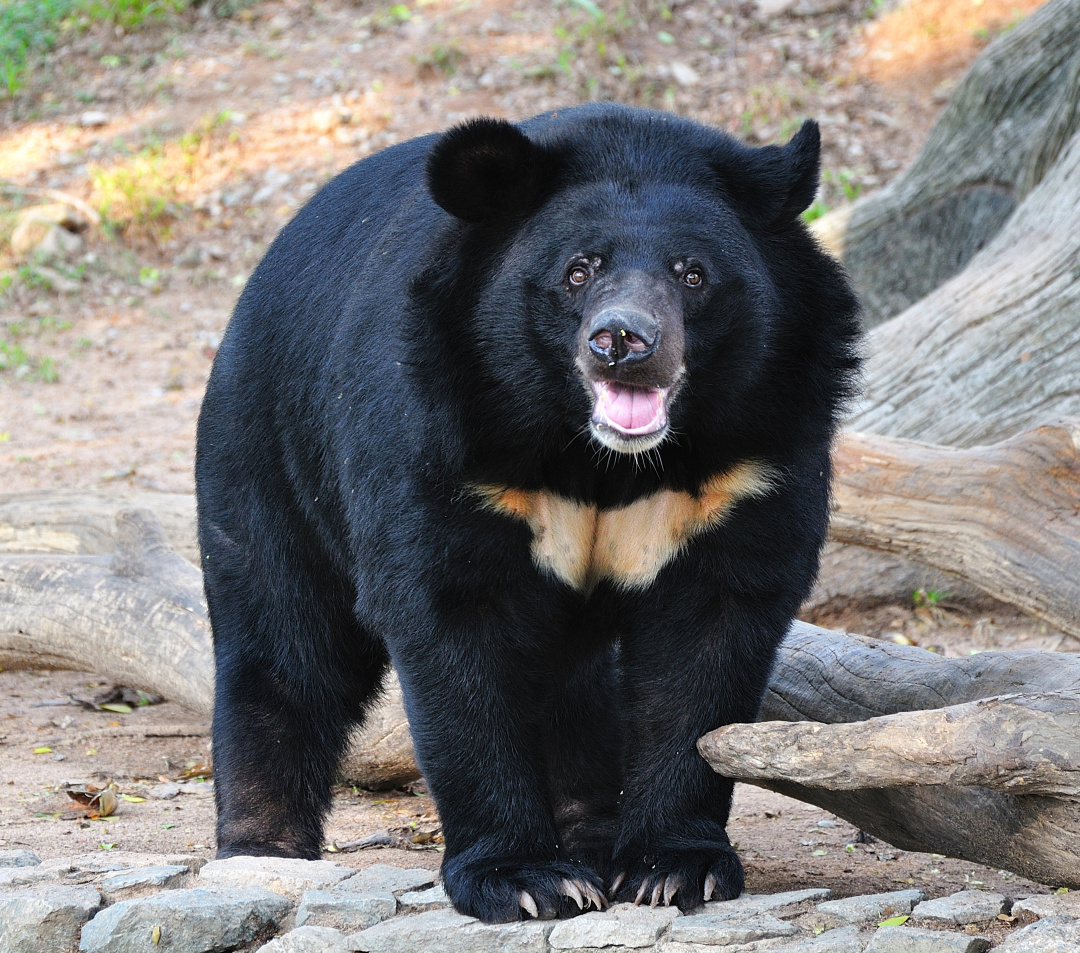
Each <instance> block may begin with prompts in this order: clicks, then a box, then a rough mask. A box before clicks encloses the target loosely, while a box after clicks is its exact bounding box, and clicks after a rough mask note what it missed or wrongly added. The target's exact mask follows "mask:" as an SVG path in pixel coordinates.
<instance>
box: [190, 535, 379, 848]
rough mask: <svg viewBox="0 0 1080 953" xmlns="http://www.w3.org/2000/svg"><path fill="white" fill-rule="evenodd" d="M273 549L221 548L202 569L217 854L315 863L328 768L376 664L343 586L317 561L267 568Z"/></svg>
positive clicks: (366, 694) (373, 686) (375, 683)
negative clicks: (210, 664) (210, 640)
mask: <svg viewBox="0 0 1080 953" xmlns="http://www.w3.org/2000/svg"><path fill="white" fill-rule="evenodd" d="M273 549H274V547H273V544H272V541H269V540H268V541H266V545H264V546H262V547H261V548H256V547H252V548H251V549H248V550H247V553H246V558H244V560H243V562H242V564H241V563H240V561H239V560H237V561H236V562H235V563H234V562H233V560H232V559H231V558H230V557H231V555H233V554H232V552H231V547H229V546H226V545H223V546H220V547H213V548H209V549H208V552H209V553H210V555H211V557H212V558H210V559H209V560H204V564H205V565H206V567H207V572H206V592H207V600H208V603H209V606H210V617H211V621H212V624H213V629H214V653H215V659H216V663H217V678H216V690H215V694H216V697H215V708H214V724H213V742H214V777H215V785H214V786H215V797H216V800H217V810H218V827H217V836H218V857H230V856H234V855H238V854H248V855H269V856H278V857H302V858H307V859H316V858H318V857H319V856H320V850H321V844H322V829H323V820H324V818H325V816H326V814H327V812H328V811H329V809H330V806H331V801H332V785H333V782H334V778H335V773H336V770H337V767H338V764H339V762H340V760H341V758H342V756H343V754H344V752H345V748H346V745H347V743H348V738H349V733H350V731H351V729H352V728H353V727H354V726H355V725H356V724H357V723H358V722H359V721H360V720H361V718H362V717H363V713H364V710H365V706H366V705H367V704H369V703H370V701H371V700H372V699H373V698H374V697H375V694H376V692H377V689H378V687H379V684H380V682H381V680H382V676H383V673H384V672H385V670H386V665H387V657H386V652H385V649H384V648H383V646H382V644H381V643H379V642H376V641H375V640H374V639H372V638H371V637H370V636H369V635H368V634H367V633H366V632H364V631H363V630H362V629H361V628H360V626H359V625H358V624H357V622H356V620H355V617H354V616H353V614H352V594H351V587H350V586H349V585H348V584H347V583H346V582H345V581H344V580H343V578H342V577H341V576H340V575H339V574H337V573H335V571H334V568H333V567H332V566H331V565H330V563H329V561H328V560H325V559H321V558H319V556H318V554H315V553H308V554H307V559H306V562H305V564H304V565H303V566H301V565H300V562H301V560H299V559H297V560H295V561H294V560H292V559H288V558H285V557H284V556H282V555H279V557H278V559H277V560H276V561H274V562H273V563H271V560H272V558H273ZM282 549H283V550H284V547H282ZM238 570H242V573H243V575H242V577H241V576H238V575H234V574H233V572H234V571H238ZM267 581H272V582H270V583H269V584H268V582H267ZM260 583H261V584H260Z"/></svg>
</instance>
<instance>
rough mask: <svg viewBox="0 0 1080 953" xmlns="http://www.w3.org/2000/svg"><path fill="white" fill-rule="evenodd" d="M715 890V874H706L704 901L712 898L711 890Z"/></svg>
mask: <svg viewBox="0 0 1080 953" xmlns="http://www.w3.org/2000/svg"><path fill="white" fill-rule="evenodd" d="M715 890H716V876H715V875H714V874H708V875H706V877H705V902H706V903H708V902H709V901H710V900H712V895H713V892H714V891H715Z"/></svg>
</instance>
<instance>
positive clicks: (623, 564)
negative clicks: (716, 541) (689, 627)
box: [475, 460, 776, 593]
mask: <svg viewBox="0 0 1080 953" xmlns="http://www.w3.org/2000/svg"><path fill="white" fill-rule="evenodd" d="M775 477H776V474H775V473H774V472H773V471H772V470H771V468H769V467H767V466H765V465H764V464H762V463H759V462H757V461H753V460H747V461H744V462H742V463H739V464H737V465H736V466H735V467H733V468H732V469H730V470H728V471H727V472H725V473H721V474H718V475H717V476H715V477H713V478H712V479H711V480H709V481H708V482H707V483H706V484H705V486H703V487H702V488H701V490H700V491H699V492H698V493H697V494H690V493H685V492H676V491H674V490H661V491H660V492H658V493H654V494H652V495H651V496H647V497H643V498H641V499H640V500H635V501H634V502H633V503H631V504H629V505H628V506H623V507H619V508H618V509H611V510H600V509H598V508H597V507H596V506H593V505H591V504H587V503H579V502H577V501H575V500H569V499H567V498H566V497H563V496H559V495H558V494H557V493H550V492H547V491H545V490H516V489H512V488H509V487H504V486H480V487H476V488H475V489H476V491H477V492H478V493H479V494H480V496H481V497H482V498H483V500H484V505H485V506H487V507H488V508H490V509H492V510H495V511H496V512H499V513H502V514H504V515H506V516H510V517H513V518H515V519H519V520H521V521H523V522H524V523H525V524H526V525H527V526H528V527H529V529H530V530H531V531H532V537H533V538H532V558H533V562H535V563H536V565H537V566H539V567H540V568H541V569H544V570H547V571H548V572H551V573H553V574H554V575H556V576H557V577H558V578H559V579H561V580H563V582H565V583H567V584H568V585H570V586H572V587H573V588H575V589H577V590H578V591H580V592H584V593H589V592H591V591H592V590H593V589H594V588H595V587H596V585H597V583H598V582H600V581H601V580H602V579H607V580H609V581H611V582H614V583H616V584H617V585H620V586H623V587H625V588H628V589H637V588H645V587H646V586H648V585H650V584H651V583H652V582H653V580H655V579H656V577H657V576H658V575H659V573H660V571H661V570H662V569H663V568H664V567H665V566H666V565H667V564H668V563H669V562H671V560H673V559H674V558H675V557H676V556H677V555H678V554H679V553H680V552H681V551H682V550H683V549H684V548H685V547H686V545H687V544H688V543H689V542H690V540H692V539H693V538H694V537H695V536H697V535H698V534H700V533H703V532H705V531H706V530H708V529H710V528H712V527H714V526H718V525H719V524H720V523H722V522H723V521H724V519H725V518H726V517H727V515H728V514H729V513H730V512H731V509H732V507H734V506H735V504H736V503H737V502H738V501H739V500H741V499H745V498H747V497H752V496H761V495H762V494H764V493H766V492H768V490H769V488H770V487H772V486H773V485H774V483H775Z"/></svg>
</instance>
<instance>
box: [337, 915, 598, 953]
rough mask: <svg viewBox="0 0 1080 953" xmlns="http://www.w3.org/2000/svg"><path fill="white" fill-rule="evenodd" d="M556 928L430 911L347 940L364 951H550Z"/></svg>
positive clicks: (545, 923)
mask: <svg viewBox="0 0 1080 953" xmlns="http://www.w3.org/2000/svg"><path fill="white" fill-rule="evenodd" d="M577 919H579V920H580V919H582V918H581V917H578V918H577ZM565 922H568V923H572V922H574V921H572V920H570V921H565ZM561 925H562V924H560V926H561ZM553 927H555V922H554V921H551V920H548V921H537V920H529V921H527V922H522V923H494V924H489V923H481V922H480V921H479V920H475V919H473V918H472V917H466V916H463V915H462V914H460V913H457V912H455V911H453V910H430V911H428V912H427V913H418V914H416V915H415V916H411V917H394V919H393V920H386V921H384V922H383V923H379V924H377V925H376V926H373V927H371V929H369V930H364V931H363V932H361V933H354V934H352V935H351V936H349V937H346V943H347V944H348V947H349V949H350V950H360V951H363V953H420V951H423V953H547V949H548V946H547V941H548V935H549V934H550V933H551V932H552V929H553Z"/></svg>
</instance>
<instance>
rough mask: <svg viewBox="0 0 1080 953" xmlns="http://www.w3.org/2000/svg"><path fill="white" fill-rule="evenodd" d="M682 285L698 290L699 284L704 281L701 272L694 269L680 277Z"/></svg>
mask: <svg viewBox="0 0 1080 953" xmlns="http://www.w3.org/2000/svg"><path fill="white" fill-rule="evenodd" d="M682 280H683V283H684V284H686V285H687V286H688V287H690V288H700V287H701V283H702V282H703V281H704V280H705V279H704V277H703V276H702V274H701V272H700V271H698V270H697V269H696V268H691V269H689V270H688V271H687V272H686V274H685V275H683V276H682Z"/></svg>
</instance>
